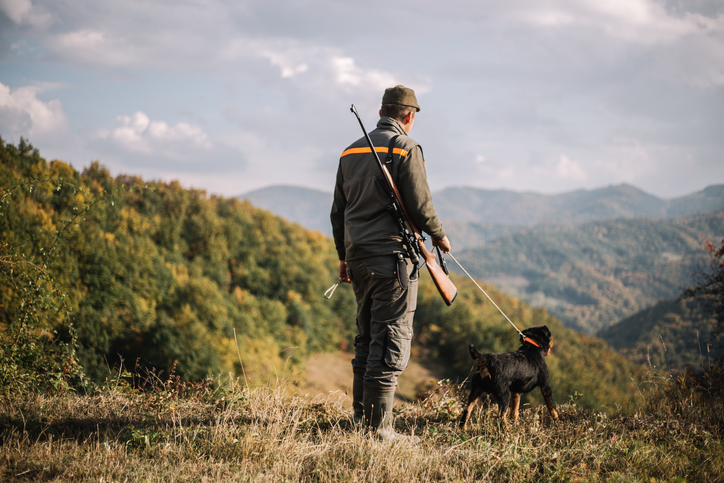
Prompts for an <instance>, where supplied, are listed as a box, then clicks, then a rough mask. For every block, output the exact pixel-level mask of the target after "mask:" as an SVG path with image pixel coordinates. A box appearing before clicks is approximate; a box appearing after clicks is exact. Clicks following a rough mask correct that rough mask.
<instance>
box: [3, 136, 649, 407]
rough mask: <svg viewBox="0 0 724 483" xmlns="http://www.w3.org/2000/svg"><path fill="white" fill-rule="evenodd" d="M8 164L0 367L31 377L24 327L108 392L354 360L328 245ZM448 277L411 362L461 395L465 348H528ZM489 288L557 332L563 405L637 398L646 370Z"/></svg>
mask: <svg viewBox="0 0 724 483" xmlns="http://www.w3.org/2000/svg"><path fill="white" fill-rule="evenodd" d="M0 160H2V163H1V164H0V201H2V208H3V212H2V214H3V216H2V217H0V271H2V275H4V276H3V277H0V307H2V310H1V311H0V367H3V368H5V367H11V366H12V364H26V362H24V360H22V359H18V358H16V357H15V355H14V354H17V350H15V349H16V348H15V342H14V341H15V338H14V336H15V335H16V334H17V331H18V330H24V329H22V328H23V327H26V326H28V324H30V329H31V333H32V334H35V337H36V339H35V340H34V343H37V344H40V345H43V344H45V343H46V342H45V339H44V338H43V336H42V334H47V333H52V331H53V330H56V331H57V333H58V337H59V338H62V339H65V340H70V338H71V335H73V334H74V335H75V337H76V341H77V357H75V356H74V361H75V359H76V358H79V359H80V362H81V363H82V365H83V367H84V368H85V369H86V371H87V372H88V375H90V376H92V377H93V378H94V379H95V380H96V381H99V382H102V381H103V380H104V379H105V378H106V377H109V372H108V368H109V367H108V366H109V365H110V366H115V365H118V364H119V363H120V360H119V358H122V359H123V360H125V361H126V366H127V367H128V368H129V369H133V368H134V365H135V363H136V362H137V361H140V363H141V364H142V365H143V366H145V367H154V368H156V369H157V370H159V371H163V373H164V374H169V373H172V372H174V371H175V374H177V375H180V376H182V377H183V378H184V379H186V380H200V379H204V378H205V377H206V376H207V375H212V376H218V375H220V374H223V375H228V374H232V375H235V376H243V377H244V378H245V379H248V380H249V381H251V382H252V383H255V384H258V383H264V382H266V381H267V380H268V379H269V378H272V379H273V378H275V377H276V376H277V374H278V373H279V371H280V370H285V368H288V367H289V365H290V366H291V367H296V368H298V367H303V365H304V363H305V361H306V359H307V358H308V356H309V354H311V353H313V352H319V351H334V350H337V349H338V348H340V347H342V348H344V347H351V345H352V343H353V338H354V337H353V336H354V331H355V323H354V317H355V302H354V296H353V293H352V290H351V287H350V286H348V285H344V286H342V287H340V288H339V289H338V290H337V291H336V292H335V294H334V297H333V298H332V299H331V300H325V299H324V297H323V296H322V294H323V292H324V291H325V289H326V288H327V287H329V285H330V284H331V283H332V282H333V281H334V280H336V278H337V274H336V270H337V267H338V264H337V260H336V253H335V251H334V248H333V246H332V241H331V240H330V239H329V238H326V237H324V236H323V235H322V234H320V233H318V232H310V231H308V230H305V229H303V228H302V227H300V226H299V225H296V224H292V223H289V222H287V221H285V220H283V219H281V218H279V217H277V216H274V215H272V214H271V213H269V212H267V211H264V210H261V209H258V208H256V207H254V206H252V205H251V204H249V203H248V202H242V201H239V200H236V199H225V198H221V197H215V196H211V197H209V196H207V195H206V194H205V193H204V192H201V191H197V190H185V189H182V188H181V187H180V186H179V184H178V183H144V182H143V180H142V179H140V178H135V177H129V176H123V175H121V176H118V177H116V178H113V177H111V176H110V173H109V172H108V170H106V169H105V168H103V167H102V166H101V165H100V164H98V163H94V164H92V165H91V166H90V167H88V168H86V169H85V170H84V171H83V172H82V173H81V172H78V171H76V170H75V169H73V168H72V167H71V166H69V165H67V164H65V163H63V162H60V161H53V162H51V163H47V162H46V161H45V160H44V159H42V158H41V157H40V155H39V153H38V152H37V150H33V149H32V146H29V145H27V144H26V143H25V142H24V141H23V142H21V144H20V145H19V146H18V147H15V146H12V145H5V144H4V143H1V142H0ZM34 267H35V268H38V267H42V269H41V270H40V272H36V271H34V270H35V268H34ZM453 278H455V280H456V283H457V285H458V288H459V290H460V295H459V296H458V298H457V300H456V301H455V303H454V305H453V306H452V307H447V306H445V304H444V303H443V302H442V299H441V298H440V297H439V295H438V293H437V291H436V289H435V287H434V285H433V284H432V282H431V281H430V279H429V277H428V276H427V275H423V277H422V280H421V282H420V295H419V304H418V309H417V312H416V317H415V340H414V351H415V354H414V357H415V360H416V361H418V362H423V363H424V362H426V361H427V362H430V363H432V364H435V365H436V366H438V367H444V368H446V369H445V372H446V375H447V376H448V377H451V378H454V379H458V380H463V379H464V378H465V377H467V375H468V374H469V371H470V368H471V366H472V361H471V360H470V356H469V354H468V352H467V350H466V348H467V346H468V344H469V343H470V342H475V343H476V345H478V347H479V348H480V349H481V350H486V351H508V350H515V349H516V348H517V347H518V345H519V342H518V337H517V334H516V333H515V331H514V330H513V329H512V328H511V327H510V326H509V325H508V323H507V322H506V321H505V319H504V318H503V317H502V316H501V315H500V314H499V313H498V312H497V311H496V310H495V308H494V307H493V306H492V305H491V304H490V303H489V302H488V301H487V300H484V299H483V297H482V294H480V293H479V292H478V291H477V289H476V288H475V287H474V286H473V285H472V284H471V283H470V282H469V281H467V280H464V279H459V278H457V277H455V276H454V275H453ZM28 282H31V283H30V286H31V287H33V289H32V290H31V291H27V290H24V289H23V287H27V286H28ZM34 287H40V288H42V290H35V289H34ZM487 289H488V290H489V293H491V294H492V296H494V297H495V298H496V301H497V303H498V304H499V306H500V307H502V308H503V310H505V311H506V313H507V314H508V315H509V316H510V317H511V318H512V319H513V320H515V322H516V323H517V324H518V325H519V326H520V327H521V328H525V327H529V326H533V325H543V324H545V325H548V326H549V327H550V329H551V331H552V332H553V334H554V337H555V339H556V348H557V350H556V353H555V355H554V356H552V357H551V358H550V359H549V366H550V368H551V376H552V381H553V387H554V397H555V398H556V400H558V401H562V400H566V399H567V397H568V395H570V394H573V393H574V392H576V391H578V392H579V393H581V392H583V393H584V394H585V396H583V397H581V399H580V400H579V404H581V405H585V406H589V407H599V406H609V407H611V406H612V405H615V404H622V403H624V402H625V401H627V400H629V399H630V398H631V397H632V395H633V393H634V385H633V381H632V379H631V375H632V374H633V375H634V376H635V377H638V375H640V369H639V368H637V367H636V366H634V365H632V364H631V363H630V362H628V361H627V360H626V359H625V358H624V357H622V356H621V355H620V354H618V353H616V352H615V351H614V350H612V349H611V348H610V347H609V346H607V345H606V344H605V343H604V342H603V341H601V340H600V339H594V338H591V337H586V336H582V335H580V334H577V333H575V332H574V331H572V330H570V329H567V328H565V327H563V326H562V325H561V323H560V321H558V320H556V319H555V318H553V317H551V316H550V314H548V313H546V312H545V311H544V310H541V309H532V308H531V307H530V306H528V305H527V304H525V303H522V302H520V301H519V300H516V299H514V298H511V297H509V296H507V295H504V294H501V293H499V292H498V291H496V290H495V288H494V287H490V286H488V287H487ZM36 302H38V303H36ZM60 306H65V307H66V308H67V310H59V309H58V308H59V307H60ZM28 307H30V308H31V309H32V312H29V309H28ZM71 324H72V327H73V328H72V330H71V327H70V326H71ZM43 347H44V346H43ZM6 349H7V350H6ZM74 363H75V362H74ZM242 364H243V367H242ZM40 369H41V370H42V369H43V368H40ZM349 371H350V377H351V367H350V368H349ZM118 374H119V373H118V372H115V371H114V372H113V375H112V377H113V378H117V377H118ZM164 377H165V376H164ZM15 381H16V379H13V378H12V377H10V378H9V379H8V380H7V381H6V382H7V384H10V386H12V385H13V384H18V383H17V382H15ZM12 387H14V388H15V389H18V388H17V387H15V386H12ZM0 389H3V388H2V387H0ZM5 389H7V388H5ZM22 389H24V388H22ZM421 389H424V388H421Z"/></svg>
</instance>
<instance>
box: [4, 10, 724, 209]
mask: <svg viewBox="0 0 724 483" xmlns="http://www.w3.org/2000/svg"><path fill="white" fill-rule="evenodd" d="M397 84H402V85H405V86H408V87H411V88H413V89H414V90H415V92H416V94H417V99H418V102H419V104H420V106H421V108H422V109H421V111H420V112H419V113H418V115H417V118H416V122H415V126H414V128H413V130H412V132H411V133H410V134H411V136H412V137H413V138H414V139H415V140H416V141H418V142H419V143H420V145H421V146H422V147H423V152H424V156H425V160H426V169H427V174H428V179H429V184H430V187H431V188H432V190H433V191H436V190H440V189H443V188H446V187H453V186H472V187H478V188H487V189H510V190H515V191H533V192H538V193H546V194H553V193H562V192H568V191H573V190H576V189H594V188H600V187H604V186H608V185H617V184H622V183H628V184H632V185H635V186H637V187H639V188H641V189H643V190H645V191H647V192H649V193H651V194H654V195H656V196H660V197H663V198H673V197H677V196H682V195H686V194H689V193H692V192H695V191H698V190H701V189H703V188H704V187H706V186H709V185H712V184H721V183H724V156H723V154H722V153H724V0H662V1H659V0H596V1H591V0H505V1H502V0H499V1H492V0H447V1H445V2H442V1H439V0H435V1H431V0H410V1H394V0H387V1H379V0H366V1H360V2H353V1H332V0H263V1H256V0H237V1H220V0H173V1H165V0H140V1H137V0H123V1H118V0H115V1H105V0H0V137H2V139H3V141H4V142H6V143H13V144H17V143H18V142H19V140H20V138H21V137H24V138H25V139H27V140H29V142H31V143H32V144H33V145H34V146H35V147H37V148H38V149H39V150H40V153H41V155H42V156H43V157H45V158H46V159H48V160H52V159H60V160H62V161H65V162H67V163H69V164H72V165H73V166H74V167H75V168H76V169H78V170H82V169H83V168H84V167H86V166H88V165H90V163H91V162H93V161H95V160H98V161H100V162H101V164H103V165H104V166H106V167H107V168H108V169H109V170H110V171H111V173H112V174H113V175H114V176H116V175H119V174H132V175H140V176H142V177H143V178H144V179H146V180H151V179H158V180H164V181H170V180H179V181H180V182H181V183H182V185H183V186H186V187H193V188H198V189H204V190H206V191H207V192H208V193H209V194H218V195H222V196H236V195H239V194H242V193H245V192H248V191H251V190H254V189H259V188H263V187H267V186H272V185H296V186H303V187H308V188H314V189H319V190H323V191H327V192H331V191H332V189H333V185H334V179H335V173H336V169H337V164H338V159H339V155H340V154H341V152H342V151H343V150H344V148H345V147H347V146H348V145H349V144H351V143H352V142H353V141H354V140H356V139H357V138H359V137H360V136H361V134H362V133H361V131H360V128H359V124H358V123H357V121H356V119H355V118H354V116H353V114H352V113H351V112H350V109H349V108H350V106H351V104H355V105H356V107H357V109H358V111H359V112H360V115H361V116H362V120H363V121H364V123H365V127H366V128H367V129H368V130H372V129H373V128H374V126H375V123H376V122H377V119H378V114H377V113H378V110H379V106H380V101H381V98H382V93H383V92H384V89H385V88H387V87H391V86H394V85H397Z"/></svg>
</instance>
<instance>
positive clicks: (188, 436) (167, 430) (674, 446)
mask: <svg viewBox="0 0 724 483" xmlns="http://www.w3.org/2000/svg"><path fill="white" fill-rule="evenodd" d="M167 389H168V388H157V389H156V390H154V391H151V392H145V393H139V392H137V391H132V390H130V389H129V388H128V387H125V386H123V385H118V386H116V387H113V388H108V389H105V390H103V391H101V392H99V393H98V394H95V395H88V396H77V395H63V396H55V397H50V396H44V395H16V396H12V397H5V399H4V400H3V401H2V408H1V409H0V441H1V442H2V449H1V450H0V480H1V481H10V482H13V481H74V482H76V481H94V482H99V481H101V482H111V481H113V482H123V481H129V482H137V481H148V482H156V481H158V482H164V483H170V482H182V481H201V482H203V481H304V482H306V481H386V482H395V481H400V482H403V481H404V482H410V481H626V482H630V481H642V482H643V481H646V482H651V481H722V480H724V444H723V443H722V432H723V431H724V425H723V424H722V422H723V421H724V411H723V410H722V403H721V401H720V400H716V401H712V400H709V401H708V402H707V403H706V404H707V406H706V407H705V406H704V405H703V403H702V402H701V398H700V397H699V396H698V395H697V394H695V392H694V391H688V392H687V391H684V392H683V393H680V394H677V395H676V397H678V398H680V399H678V401H679V402H678V403H676V404H670V405H667V404H665V401H666V400H667V398H670V397H672V395H671V393H670V392H669V393H665V392H664V390H663V389H662V390H661V391H660V392H657V394H659V397H658V398H656V397H654V398H651V399H650V401H652V402H653V404H649V409H648V410H647V411H646V412H638V413H635V414H624V413H622V412H619V413H617V414H614V415H605V414H603V413H599V412H593V411H589V410H584V409H581V408H578V407H576V406H575V405H574V404H573V403H571V404H568V405H564V406H562V407H560V414H561V420H560V421H559V422H557V423H554V422H552V421H551V420H550V418H549V417H548V415H547V412H546V410H545V408H529V407H528V408H524V409H523V411H522V413H521V421H519V422H517V423H503V422H501V421H499V420H498V419H497V417H496V416H495V415H494V412H495V411H494V410H493V409H490V410H488V409H483V410H482V411H480V412H478V413H476V415H475V416H474V417H473V419H472V421H471V422H472V424H471V425H470V426H469V427H468V430H467V431H462V430H460V429H459V428H458V427H457V423H456V418H457V415H458V414H459V411H460V406H461V404H460V401H459V398H460V396H461V395H460V392H459V391H458V390H457V388H455V387H450V386H443V387H442V388H441V389H442V390H441V391H439V392H438V394H437V395H436V396H435V397H433V398H431V399H429V400H428V401H425V402H422V403H415V404H406V405H403V404H398V406H397V408H396V410H397V415H396V427H397V429H398V431H402V432H408V433H409V432H414V433H415V434H417V435H419V436H420V437H421V438H422V443H421V444H420V445H418V446H409V445H405V444H392V445H390V444H384V443H381V442H378V441H377V440H376V439H375V438H374V437H373V436H371V435H369V434H367V433H366V432H365V431H364V430H363V429H359V428H355V427H353V426H352V424H351V421H350V416H351V414H350V410H349V404H348V400H347V398H346V397H344V395H343V394H342V393H340V392H334V393H332V394H330V395H328V396H325V397H308V396H307V397H300V396H298V395H296V394H297V393H296V389H294V388H292V387H291V385H290V384H288V383H285V382H282V383H280V384H279V385H276V386H273V387H272V386H269V387H261V388H256V389H251V390H250V389H247V388H242V387H240V386H238V385H234V384H226V385H224V386H223V387H222V388H221V389H217V390H216V391H214V392H211V391H204V390H203V389H202V388H201V389H198V390H195V388H193V387H192V388H190V390H188V391H186V392H185V393H183V394H182V395H183V397H179V394H181V392H180V391H170V390H167ZM654 390H655V391H658V390H659V388H658V386H657V387H655V388H654ZM680 392H681V391H680Z"/></svg>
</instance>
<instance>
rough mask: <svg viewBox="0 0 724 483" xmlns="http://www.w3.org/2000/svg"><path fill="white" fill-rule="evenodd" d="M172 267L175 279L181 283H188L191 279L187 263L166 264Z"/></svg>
mask: <svg viewBox="0 0 724 483" xmlns="http://www.w3.org/2000/svg"><path fill="white" fill-rule="evenodd" d="M166 266H167V267H169V268H170V269H171V273H172V274H173V278H174V280H175V281H176V282H177V283H178V284H179V285H186V284H187V283H188V281H189V269H188V267H187V266H186V265H180V264H170V263H168V264H166Z"/></svg>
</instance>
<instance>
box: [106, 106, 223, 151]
mask: <svg viewBox="0 0 724 483" xmlns="http://www.w3.org/2000/svg"><path fill="white" fill-rule="evenodd" d="M96 137H97V138H98V139H101V140H107V141H110V142H112V143H113V144H114V145H115V146H116V147H117V148H121V149H122V150H124V151H127V152H130V153H138V154H142V155H146V156H152V155H154V156H159V157H166V158H171V159H175V160H187V161H193V160H198V155H199V153H200V152H203V151H209V150H211V149H213V144H212V142H211V141H210V139H209V136H208V134H206V133H205V132H204V131H203V129H201V128H200V127H198V126H194V125H191V124H188V123H185V122H179V123H177V124H176V125H174V126H169V124H168V123H166V122H164V121H151V120H150V118H149V117H148V116H147V115H146V114H144V113H143V112H140V111H138V112H136V113H134V114H133V115H132V116H126V115H122V116H118V117H117V118H116V127H115V128H114V129H112V130H106V129H101V130H98V131H97V133H96Z"/></svg>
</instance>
